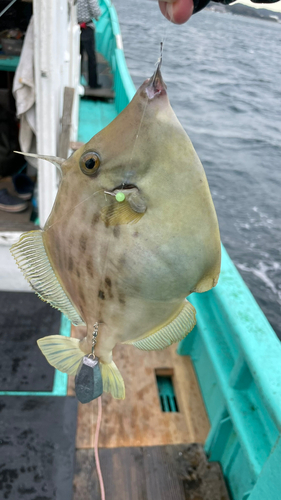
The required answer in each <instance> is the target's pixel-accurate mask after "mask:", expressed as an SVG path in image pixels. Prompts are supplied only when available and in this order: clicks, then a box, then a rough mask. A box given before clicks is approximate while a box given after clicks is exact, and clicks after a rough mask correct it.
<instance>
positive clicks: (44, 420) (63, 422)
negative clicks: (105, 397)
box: [0, 396, 77, 500]
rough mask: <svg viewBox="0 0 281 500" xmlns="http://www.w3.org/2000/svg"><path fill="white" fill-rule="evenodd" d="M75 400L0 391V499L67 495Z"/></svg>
mask: <svg viewBox="0 0 281 500" xmlns="http://www.w3.org/2000/svg"><path fill="white" fill-rule="evenodd" d="M76 420H77V401H76V399H75V398H72V397H57V396H48V397H40V396H38V397H31V396H0V498H1V500H6V499H7V500H71V498H72V488H73V486H72V481H73V468H74V456H75V432H76Z"/></svg>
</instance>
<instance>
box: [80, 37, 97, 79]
mask: <svg viewBox="0 0 281 500" xmlns="http://www.w3.org/2000/svg"><path fill="white" fill-rule="evenodd" d="M81 42H82V45H83V47H84V49H85V50H86V52H87V55H88V71H89V86H90V87H93V88H94V87H97V86H98V78H97V62H96V53H95V32H94V30H93V29H92V28H89V27H87V28H86V29H83V30H82V34H81Z"/></svg>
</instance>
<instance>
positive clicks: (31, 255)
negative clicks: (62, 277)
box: [10, 231, 85, 325]
mask: <svg viewBox="0 0 281 500" xmlns="http://www.w3.org/2000/svg"><path fill="white" fill-rule="evenodd" d="M10 251H11V254H12V255H13V257H14V259H15V260H16V263H17V265H18V266H19V268H20V270H21V271H22V272H23V274H24V277H25V278H26V279H27V281H28V282H29V284H30V285H31V286H32V288H33V289H34V291H35V293H36V294H37V295H38V296H39V297H40V299H41V300H43V301H45V302H48V303H49V304H50V305H51V306H52V307H54V308H55V309H59V311H61V312H62V313H63V314H64V315H65V316H66V317H67V318H68V319H69V320H70V321H71V323H73V324H74V325H84V324H85V323H84V322H83V319H82V318H81V317H80V315H79V313H78V312H77V311H76V309H75V307H74V305H73V304H72V302H71V300H70V298H69V297H68V296H67V295H66V293H65V291H64V289H63V287H62V285H61V283H60V282H59V280H58V277H57V275H56V273H55V271H54V269H53V267H52V265H51V262H50V260H49V258H48V255H47V252H46V249H45V246H44V241H43V231H29V232H28V233H23V234H22V235H21V237H20V239H19V241H18V242H17V243H15V244H14V245H12V246H11V248H10Z"/></svg>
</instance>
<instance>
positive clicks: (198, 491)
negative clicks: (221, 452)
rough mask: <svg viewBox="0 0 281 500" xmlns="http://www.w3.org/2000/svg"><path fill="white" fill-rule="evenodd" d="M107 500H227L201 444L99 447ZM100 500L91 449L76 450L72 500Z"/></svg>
mask: <svg viewBox="0 0 281 500" xmlns="http://www.w3.org/2000/svg"><path fill="white" fill-rule="evenodd" d="M99 454H100V462H101V469H102V472H103V478H104V485H105V496H106V498H107V499H108V500H111V499H114V500H229V497H228V493H227V490H226V487H225V484H224V480H223V476H222V473H221V470H220V466H219V465H218V464H217V463H215V462H213V463H209V462H208V461H207V459H206V455H205V453H204V451H203V447H202V445H198V444H189V445H184V444H180V445H169V446H151V447H134V448H113V449H110V448H107V449H106V448H103V449H100V450H99ZM86 498H91V500H100V490H99V483H98V477H97V472H96V467H95V462H94V454H93V450H78V451H77V452H76V467H75V476H74V494H73V500H85V499H86Z"/></svg>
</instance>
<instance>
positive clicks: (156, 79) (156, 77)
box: [145, 60, 167, 99]
mask: <svg viewBox="0 0 281 500" xmlns="http://www.w3.org/2000/svg"><path fill="white" fill-rule="evenodd" d="M161 63H162V60H160V61H159V63H158V65H157V68H156V70H155V72H154V73H153V75H152V77H151V78H149V80H148V83H147V87H146V89H145V91H146V94H147V96H148V98H149V99H153V98H154V97H156V96H161V95H166V94H167V92H166V89H167V86H166V84H165V82H164V80H163V77H162V73H161V69H160V68H161Z"/></svg>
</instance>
